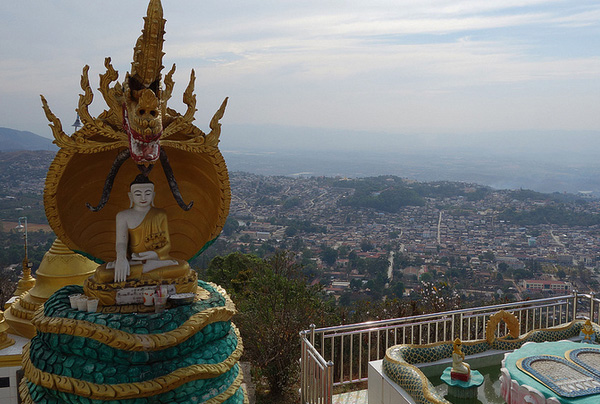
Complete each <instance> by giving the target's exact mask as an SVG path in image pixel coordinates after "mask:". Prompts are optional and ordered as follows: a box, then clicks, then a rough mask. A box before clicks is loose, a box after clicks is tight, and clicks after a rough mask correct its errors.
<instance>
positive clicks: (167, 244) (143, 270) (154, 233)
mask: <svg viewBox="0 0 600 404" xmlns="http://www.w3.org/2000/svg"><path fill="white" fill-rule="evenodd" d="M128 235H129V242H128V248H127V250H128V251H127V256H128V259H129V265H130V274H129V276H128V277H127V280H128V281H129V280H135V279H140V280H141V279H154V280H160V279H172V278H179V277H181V276H184V275H186V274H187V273H188V271H189V270H190V266H189V264H188V263H187V262H185V261H181V260H177V259H174V258H172V257H171V256H169V251H170V250H171V240H170V237H169V228H168V222H167V214H166V213H165V211H164V210H162V209H158V208H155V207H152V208H150V210H149V211H148V213H146V216H145V217H144V220H142V222H141V223H140V224H139V225H138V226H137V227H135V228H133V229H128ZM146 251H154V252H155V253H156V254H157V255H158V259H157V260H137V259H135V254H139V253H143V252H146ZM114 265H115V264H114V261H113V262H109V263H107V264H106V265H101V266H100V267H98V269H97V270H96V273H95V275H94V280H95V282H98V283H110V282H113V278H114Z"/></svg>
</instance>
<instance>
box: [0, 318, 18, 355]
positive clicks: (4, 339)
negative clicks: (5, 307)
mask: <svg viewBox="0 0 600 404" xmlns="http://www.w3.org/2000/svg"><path fill="white" fill-rule="evenodd" d="M9 329H10V326H9V325H8V324H7V323H6V321H5V320H4V313H3V312H2V311H0V349H4V348H6V347H9V346H11V345H12V344H14V343H15V340H13V339H12V338H10V337H9V336H8V330H9Z"/></svg>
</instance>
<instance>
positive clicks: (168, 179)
mask: <svg viewBox="0 0 600 404" xmlns="http://www.w3.org/2000/svg"><path fill="white" fill-rule="evenodd" d="M165 22H166V21H165V19H164V18H163V10H162V6H161V3H160V1H159V0H151V1H150V4H149V6H148V11H147V16H146V17H145V18H144V27H143V30H142V35H141V36H140V38H139V39H138V41H137V43H136V44H135V48H134V55H133V63H132V65H131V71H130V72H129V73H127V74H126V75H125V77H124V79H123V82H122V83H121V82H118V81H117V80H118V73H117V71H115V70H114V69H113V67H112V65H111V61H110V58H106V60H105V67H106V72H105V73H104V74H101V75H100V89H99V90H100V92H101V93H102V96H103V98H104V101H105V102H106V104H107V105H108V109H107V110H105V111H104V112H102V113H101V114H100V115H99V116H98V117H97V118H95V117H92V116H91V115H90V113H89V111H88V106H89V105H90V104H91V102H92V98H93V95H92V91H91V88H90V83H89V80H88V67H87V66H86V67H84V69H83V74H82V77H81V87H82V90H83V94H82V95H80V98H79V106H78V109H77V112H78V114H79V117H80V118H81V120H82V122H83V127H82V128H81V129H79V130H77V131H76V132H75V133H74V134H73V135H67V134H65V133H64V131H63V129H62V125H61V122H60V120H59V119H58V118H57V117H56V116H55V115H54V114H53V113H52V112H51V110H50V107H49V105H48V102H47V101H46V99H45V98H44V97H42V104H43V109H44V112H45V114H46V117H47V118H48V120H49V121H50V126H51V128H52V132H53V134H54V138H55V143H56V144H57V145H58V146H59V147H60V150H59V152H58V153H57V155H56V157H55V159H54V161H53V163H52V165H51V166H50V168H49V171H48V175H47V178H46V187H45V192H44V205H45V209H46V216H47V218H48V222H49V223H50V225H51V226H52V228H53V230H54V232H55V233H56V235H57V237H58V238H59V239H60V240H61V241H62V242H63V243H64V245H66V246H67V247H68V248H70V249H71V250H73V251H76V252H78V253H80V254H82V255H84V256H86V257H88V258H90V259H92V260H94V261H96V262H97V263H98V267H97V268H96V270H95V272H94V274H93V275H92V276H90V277H89V278H88V279H87V280H86V281H85V283H84V285H83V287H82V286H76V285H71V286H66V287H64V288H62V289H60V290H58V291H57V292H56V293H54V295H52V296H51V297H50V298H49V299H48V301H47V302H46V303H45V304H44V306H42V307H41V308H40V309H39V310H38V311H37V312H36V313H35V315H34V316H33V319H32V323H33V325H34V326H35V329H36V334H37V335H36V336H35V337H34V338H33V339H32V340H31V342H30V343H29V344H28V345H27V346H26V348H25V349H24V352H23V369H24V377H23V379H22V382H21V384H20V387H19V390H20V395H21V399H22V402H23V403H26V404H28V403H35V404H51V403H52V404H54V403H73V404H74V403H77V404H79V403H89V404H92V403H94V404H96V403H106V404H109V403H130V404H134V403H135V404H138V403H139V404H142V403H165V404H166V403H215V404H216V403H230V404H238V403H246V402H247V395H246V393H245V390H244V388H243V386H242V372H241V369H240V366H239V364H238V360H239V358H240V356H241V354H242V350H243V347H242V341H241V339H240V336H239V332H238V330H237V328H236V327H235V326H234V325H233V323H232V322H231V318H232V316H233V315H234V314H235V306H234V304H233V302H232V301H231V300H230V298H229V296H228V295H227V293H226V292H225V291H224V290H223V289H222V288H220V287H219V286H218V285H214V284H210V283H206V282H203V281H201V280H198V277H197V273H196V271H194V270H193V269H192V268H190V265H189V264H188V261H190V260H192V259H193V258H194V257H195V256H197V255H198V254H200V253H201V252H202V251H203V250H204V249H205V248H207V247H208V246H210V244H212V242H213V241H214V240H215V239H216V238H217V237H218V235H219V234H220V232H221V230H222V228H223V225H224V223H225V219H226V218H227V214H228V211H229V203H230V200H231V193H230V188H229V177H228V173H227V167H226V165H225V162H224V160H223V156H222V155H221V153H220V151H219V149H218V143H219V136H220V132H221V124H220V123H219V120H220V119H221V118H222V117H223V114H224V112H225V106H226V103H227V99H225V101H224V102H223V103H222V104H221V106H220V107H219V108H218V109H217V112H216V113H215V115H214V117H213V118H212V120H211V121H210V123H209V127H210V132H209V133H204V132H203V131H202V130H200V129H199V128H197V127H196V126H194V125H193V124H192V121H193V120H194V113H195V111H196V108H195V104H196V98H195V95H194V94H193V90H194V80H195V77H194V72H193V71H192V73H191V78H190V82H189V84H188V86H187V88H186V89H185V91H184V94H183V101H184V103H185V104H186V105H187V110H186V111H185V113H184V114H183V115H182V114H179V113H177V112H176V111H174V110H173V109H170V108H168V107H167V101H168V100H169V98H170V97H171V93H172V91H173V87H174V82H173V79H172V76H173V73H174V71H175V65H173V67H172V68H171V70H170V71H169V72H168V73H167V74H166V76H164V78H163V76H162V74H161V71H162V69H163V66H162V59H163V56H164V53H163V51H162V46H163V36H164V33H165V31H164V27H165ZM159 160H160V166H161V168H160V169H159V168H155V167H154V165H155V164H156V163H158V162H159Z"/></svg>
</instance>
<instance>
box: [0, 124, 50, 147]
mask: <svg viewBox="0 0 600 404" xmlns="http://www.w3.org/2000/svg"><path fill="white" fill-rule="evenodd" d="M13 150H50V151H57V150H58V147H56V146H55V145H54V144H52V140H51V139H48V138H46V137H43V136H40V135H36V134H35V133H32V132H27V131H22V130H16V129H10V128H2V127H0V151H13Z"/></svg>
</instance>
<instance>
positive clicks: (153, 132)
mask: <svg viewBox="0 0 600 404" xmlns="http://www.w3.org/2000/svg"><path fill="white" fill-rule="evenodd" d="M165 23H166V21H165V19H164V18H163V10H162V5H161V3H160V0H150V3H149V5H148V11H147V16H146V17H145V18H144V28H143V30H142V35H141V36H140V37H139V39H138V40H137V42H136V44H135V48H134V52H133V62H132V64H131V72H129V73H127V74H126V75H125V77H124V80H123V83H122V84H121V83H119V82H118V81H117V79H118V76H119V74H118V72H117V71H116V70H114V68H113V67H112V65H111V59H110V58H106V59H105V61H104V65H105V67H106V72H105V73H104V74H101V75H100V88H99V90H100V93H101V94H102V96H103V98H104V101H105V102H106V104H107V106H108V109H107V110H105V111H103V112H102V113H101V114H100V115H99V116H98V117H97V118H94V117H92V116H91V115H90V113H89V111H88V106H89V105H90V104H91V103H92V100H93V93H92V90H91V88H90V83H89V79H88V70H89V67H88V66H85V67H84V68H83V74H82V76H81V88H82V90H83V94H81V95H80V96H79V106H78V108H77V112H78V114H79V116H80V118H81V121H82V123H83V127H82V128H81V129H80V130H78V131H76V132H75V133H74V134H73V135H71V136H69V135H67V134H66V133H65V132H64V131H63V129H62V124H61V122H60V120H59V119H58V118H57V117H56V116H55V115H54V114H53V113H52V112H51V111H50V108H49V106H48V103H47V101H46V99H45V98H44V97H43V96H42V104H43V109H44V112H45V113H46V117H47V118H48V120H49V121H50V127H51V128H52V132H53V134H54V138H55V140H54V143H55V144H57V145H58V146H59V147H60V151H59V152H58V153H57V155H56V158H55V159H54V161H53V163H52V165H51V166H50V169H49V172H48V176H47V178H46V188H45V191H44V204H45V208H46V215H47V217H48V222H49V223H50V225H51V226H52V228H53V229H54V231H55V233H56V235H57V236H58V237H59V238H60V239H61V240H62V241H63V242H64V243H65V244H66V245H67V246H68V247H69V248H71V249H73V250H75V251H79V252H82V253H84V254H85V255H88V256H91V257H94V258H96V259H98V260H99V261H107V260H110V259H113V258H114V217H115V215H116V213H117V212H118V211H120V210H122V209H125V208H127V206H128V199H127V191H128V186H129V183H130V182H131V181H132V180H133V178H134V177H135V176H136V175H137V174H139V173H140V172H141V173H144V174H147V175H150V177H151V179H152V181H153V182H154V183H155V190H156V192H157V197H156V201H155V203H156V204H157V206H160V207H162V208H164V209H166V210H167V215H168V217H169V223H170V226H169V227H170V229H171V239H172V244H173V246H174V248H173V249H172V251H171V253H172V255H173V256H175V257H177V258H181V259H190V258H192V257H193V256H194V255H195V254H196V253H198V252H199V251H200V250H201V249H203V248H204V247H206V246H207V245H209V244H210V243H211V242H212V240H214V239H215V238H216V237H217V236H218V235H219V233H220V231H221V229H222V227H223V225H224V223H225V219H226V217H227V213H228V210H229V202H230V199H231V195H230V189H229V179H228V174H227V168H226V166H225V162H224V160H223V157H222V155H221V153H220V151H219V149H218V143H219V136H220V133H221V124H220V123H219V120H220V119H221V118H222V117H223V114H224V112H225V106H226V104H227V98H226V99H225V100H224V101H223V103H222V104H221V106H220V108H219V109H218V110H217V112H216V113H215V115H214V116H213V118H212V120H211V121H210V124H209V127H210V129H211V131H210V132H209V133H208V134H206V133H204V132H203V131H202V130H200V129H199V128H197V127H196V126H194V125H193V124H192V121H193V120H194V113H195V111H196V96H195V95H194V93H193V91H194V81H195V74H194V71H193V70H192V72H191V76H190V82H189V84H188V86H187V88H186V89H185V91H184V93H183V102H184V103H185V105H186V106H187V110H186V111H185V113H184V114H180V113H178V112H176V111H174V110H173V109H170V108H168V107H167V102H168V100H169V98H170V97H171V93H172V91H173V86H174V82H173V73H174V72H175V65H174V64H173V67H172V68H171V70H170V71H169V72H168V73H167V74H166V76H165V77H164V80H163V78H162V73H161V72H162V69H163V64H162V63H163V56H164V53H163V42H164V34H165ZM130 157H131V158H130ZM158 160H160V162H161V166H162V168H163V172H164V175H160V173H157V172H156V170H155V171H154V172H153V171H152V168H153V167H154V164H155V163H156V162H157V161H158ZM184 198H185V199H187V200H190V201H191V202H189V203H185V202H184ZM94 201H99V203H98V204H97V205H96V206H92V205H91V204H90V202H94ZM194 201H195V202H196V204H195V205H194ZM86 206H87V207H86Z"/></svg>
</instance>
